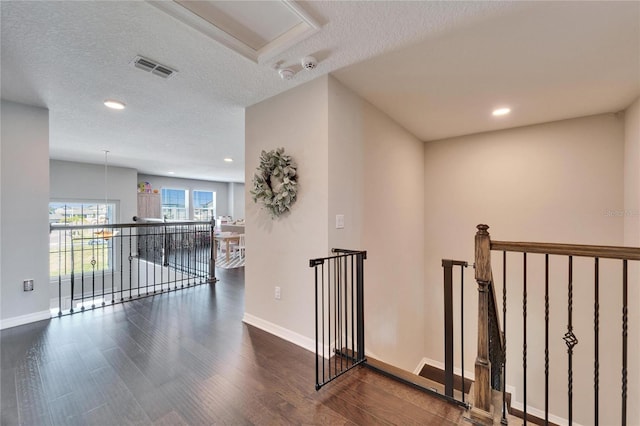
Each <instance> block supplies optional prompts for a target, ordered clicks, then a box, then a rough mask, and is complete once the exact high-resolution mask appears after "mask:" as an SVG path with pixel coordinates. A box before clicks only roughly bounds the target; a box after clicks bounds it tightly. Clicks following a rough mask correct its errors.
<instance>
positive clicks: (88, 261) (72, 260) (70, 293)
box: [49, 222, 216, 316]
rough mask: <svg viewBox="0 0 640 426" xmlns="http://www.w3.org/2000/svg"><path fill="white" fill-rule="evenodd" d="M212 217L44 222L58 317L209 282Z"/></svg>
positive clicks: (212, 279) (211, 279)
mask: <svg viewBox="0 0 640 426" xmlns="http://www.w3.org/2000/svg"><path fill="white" fill-rule="evenodd" d="M213 233H214V224H213V223H212V222H159V223H157V222H154V223H132V224H111V225H79V226H74V225H56V224H53V225H51V227H50V253H49V261H50V279H51V282H52V283H54V284H55V285H57V297H55V296H54V297H52V299H53V300H55V301H56V302H57V303H56V305H57V306H52V311H54V312H55V314H56V315H58V316H62V315H65V314H72V313H74V312H79V311H80V312H81V311H84V310H86V309H95V308H98V307H103V306H107V305H112V304H116V303H121V302H125V301H127V300H132V299H135V298H139V297H146V296H151V295H154V294H158V293H163V292H167V291H174V290H178V289H181V288H185V287H191V286H194V285H198V284H204V283H213V282H215V281H216V278H215V247H214V245H215V242H214V238H213Z"/></svg>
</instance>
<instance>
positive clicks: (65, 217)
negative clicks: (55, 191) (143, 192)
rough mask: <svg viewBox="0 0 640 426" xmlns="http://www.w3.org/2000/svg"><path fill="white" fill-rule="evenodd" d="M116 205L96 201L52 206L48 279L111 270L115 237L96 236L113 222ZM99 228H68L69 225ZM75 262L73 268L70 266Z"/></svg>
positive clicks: (50, 213)
mask: <svg viewBox="0 0 640 426" xmlns="http://www.w3.org/2000/svg"><path fill="white" fill-rule="evenodd" d="M115 215H116V205H115V204H111V203H108V204H105V203H96V202H88V203H83V202H52V203H49V223H50V224H52V225H55V226H54V228H53V231H52V232H50V233H49V276H50V277H58V276H65V277H66V276H69V275H70V274H71V270H72V269H73V271H74V273H78V274H79V273H81V272H85V273H86V272H93V271H108V270H110V269H111V267H112V263H113V262H112V259H113V256H112V254H111V249H112V245H113V239H112V238H105V237H103V236H100V235H97V233H98V232H100V231H101V230H102V229H101V228H100V225H104V224H108V223H111V224H112V223H114V222H115ZM75 225H96V228H88V229H65V227H66V226H75ZM72 262H73V268H72V267H71V265H72Z"/></svg>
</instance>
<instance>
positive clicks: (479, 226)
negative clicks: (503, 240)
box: [476, 223, 489, 234]
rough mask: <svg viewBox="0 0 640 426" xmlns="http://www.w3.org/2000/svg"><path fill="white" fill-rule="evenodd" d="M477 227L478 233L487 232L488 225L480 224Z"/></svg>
mask: <svg viewBox="0 0 640 426" xmlns="http://www.w3.org/2000/svg"><path fill="white" fill-rule="evenodd" d="M476 228H478V234H488V232H487V229H489V225H484V224H482V223H481V224H480V225H478V226H476Z"/></svg>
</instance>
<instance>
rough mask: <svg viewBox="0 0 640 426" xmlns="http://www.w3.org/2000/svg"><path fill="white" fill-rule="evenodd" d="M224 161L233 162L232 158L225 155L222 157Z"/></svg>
mask: <svg viewBox="0 0 640 426" xmlns="http://www.w3.org/2000/svg"><path fill="white" fill-rule="evenodd" d="M224 162H225V163H233V158H229V157H227V158H225V159H224Z"/></svg>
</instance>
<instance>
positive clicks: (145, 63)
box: [131, 56, 178, 78]
mask: <svg viewBox="0 0 640 426" xmlns="http://www.w3.org/2000/svg"><path fill="white" fill-rule="evenodd" d="M131 64H132V65H133V66H134V67H136V68H138V69H141V70H143V71H147V72H150V73H151V74H155V75H157V76H159V77H162V78H169V77H172V76H173V75H174V74H175V73H177V72H178V71H176V70H174V69H171V68H169V67H168V66H166V65H161V64H159V63H157V62H156V61H153V60H151V59H149V58H145V57H143V56H136V57H135V58H133V61H131Z"/></svg>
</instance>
